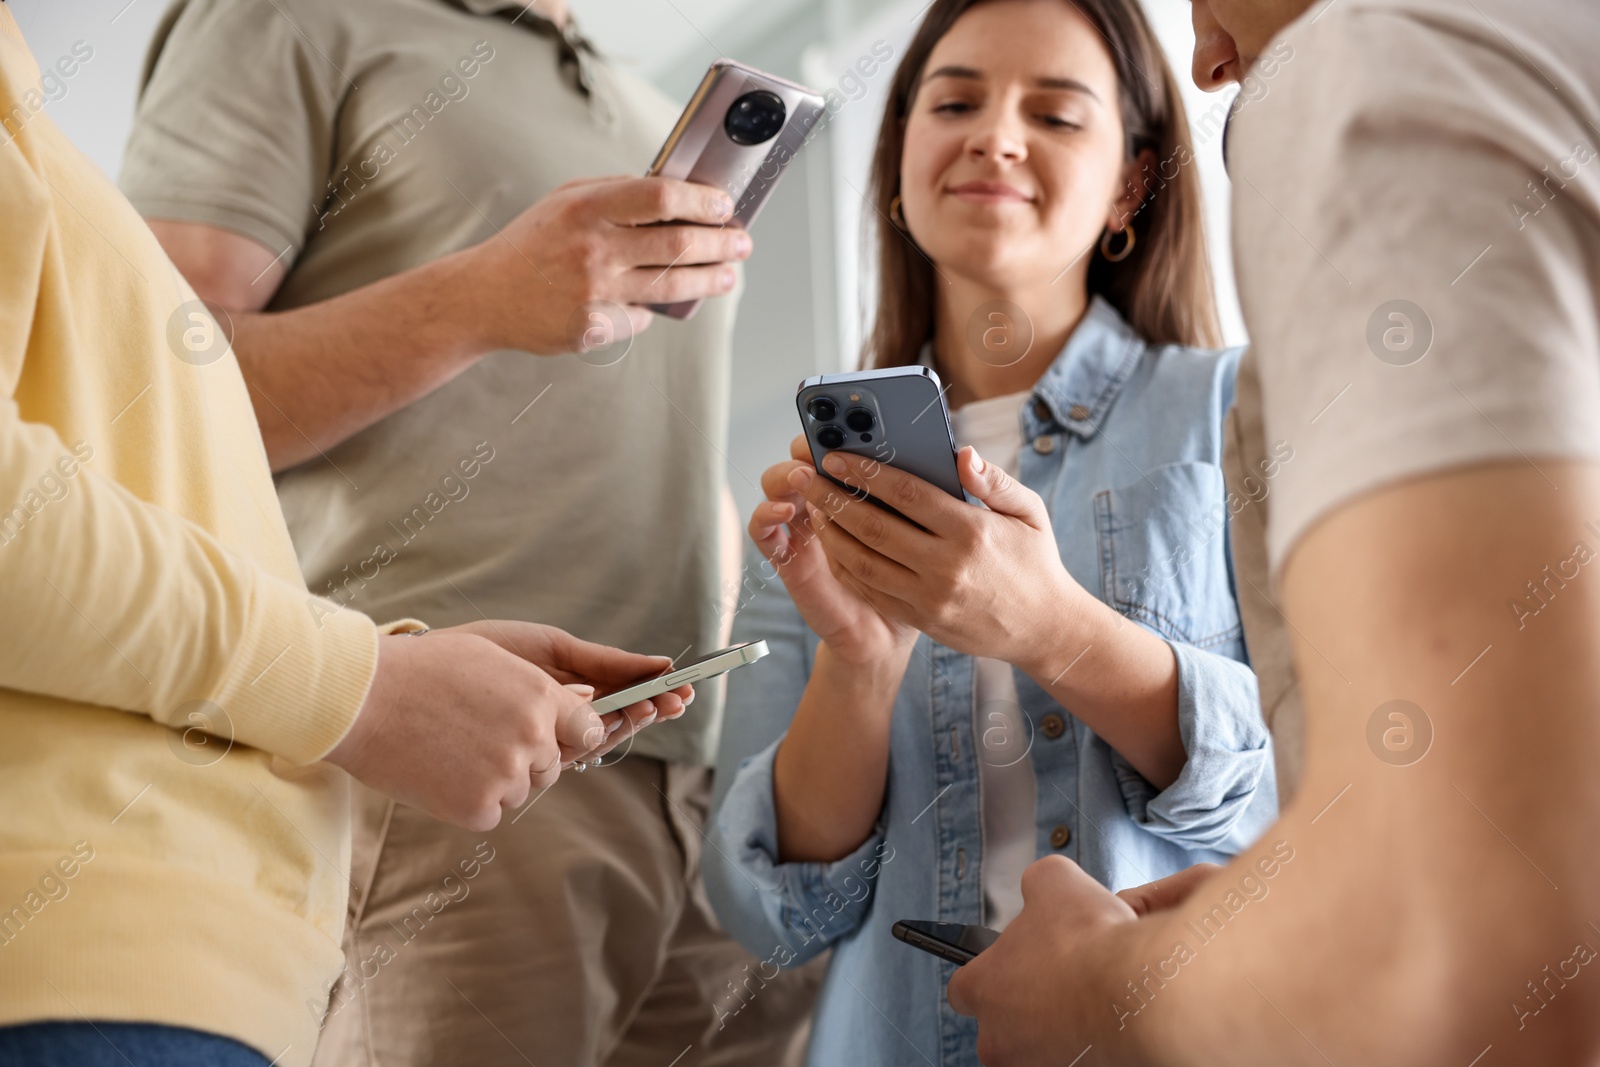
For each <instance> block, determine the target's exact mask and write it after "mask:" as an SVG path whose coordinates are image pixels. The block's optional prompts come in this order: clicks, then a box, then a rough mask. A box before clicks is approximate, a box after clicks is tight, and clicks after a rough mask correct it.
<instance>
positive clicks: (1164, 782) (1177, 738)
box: [1022, 590, 1188, 789]
mask: <svg viewBox="0 0 1600 1067" xmlns="http://www.w3.org/2000/svg"><path fill="white" fill-rule="evenodd" d="M1058 602H1059V603H1060V605H1061V608H1060V611H1059V613H1058V615H1057V617H1056V618H1055V619H1054V620H1053V625H1051V626H1050V627H1049V633H1050V637H1049V639H1048V641H1047V642H1046V647H1047V648H1048V653H1047V654H1046V655H1045V656H1043V657H1041V658H1040V659H1039V661H1038V662H1037V663H1028V664H1026V665H1022V667H1023V670H1025V671H1027V673H1028V674H1029V675H1030V676H1031V677H1032V678H1033V680H1034V681H1036V682H1038V683H1039V685H1040V686H1041V687H1043V688H1044V690H1045V691H1046V692H1048V693H1049V694H1050V695H1051V696H1052V697H1054V698H1055V700H1056V702H1057V703H1059V704H1060V705H1061V706H1062V707H1064V708H1070V709H1071V710H1072V713H1073V714H1074V715H1075V716H1077V717H1078V718H1079V719H1080V720H1082V721H1083V722H1084V723H1085V724H1086V725H1087V726H1088V727H1089V728H1090V729H1091V730H1093V731H1094V732H1095V733H1096V734H1097V735H1099V736H1100V737H1101V738H1102V739H1103V740H1104V741H1105V742H1106V744H1108V745H1110V746H1111V747H1112V748H1114V749H1116V750H1117V751H1118V752H1119V753H1121V754H1122V757H1123V758H1124V759H1126V760H1127V761H1128V762H1129V763H1131V764H1132V765H1133V767H1134V769H1135V770H1137V771H1138V772H1139V773H1140V774H1142V775H1144V777H1145V778H1146V779H1147V780H1149V782H1150V783H1151V784H1152V785H1154V786H1156V788H1158V789H1165V788H1166V787H1167V786H1169V785H1171V784H1172V783H1173V782H1174V781H1176V780H1177V777H1178V775H1179V774H1180V773H1181V772H1182V771H1183V766H1184V763H1185V761H1186V760H1187V759H1188V756H1187V754H1186V753H1185V751H1184V747H1183V737H1182V735H1181V734H1180V733H1179V730H1178V664H1177V659H1176V657H1174V656H1173V654H1172V648H1171V647H1170V646H1169V645H1168V644H1167V643H1166V642H1165V641H1163V640H1162V639H1161V638H1159V637H1157V636H1156V635H1155V634H1152V633H1150V632H1149V631H1148V630H1146V629H1144V628H1143V627H1141V626H1138V625H1136V624H1134V623H1132V622H1130V621H1128V619H1126V618H1124V617H1123V616H1122V615H1119V614H1118V613H1117V612H1115V611H1113V610H1112V609H1111V608H1109V607H1107V606H1106V605H1105V604H1103V603H1101V602H1100V601H1099V600H1096V599H1095V598H1094V597H1091V596H1089V595H1088V594H1087V593H1083V592H1082V591H1081V590H1078V591H1077V593H1076V594H1075V595H1071V596H1068V597H1063V598H1061V599H1060V600H1059V601H1058Z"/></svg>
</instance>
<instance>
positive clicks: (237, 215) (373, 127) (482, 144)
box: [121, 0, 734, 763]
mask: <svg viewBox="0 0 1600 1067" xmlns="http://www.w3.org/2000/svg"><path fill="white" fill-rule="evenodd" d="M677 112H678V109H677V108H676V107H675V106H673V105H672V104H671V103H670V102H669V101H667V100H666V99H665V98H664V97H663V96H662V95H661V94H660V93H659V92H657V91H656V90H655V89H653V88H651V87H650V86H649V85H647V84H646V83H644V82H643V81H642V80H640V79H639V78H637V77H634V76H632V75H630V74H628V73H626V72H624V71H621V70H618V69H617V68H616V67H615V66H613V65H611V64H609V63H608V62H606V61H605V60H604V59H603V58H601V57H599V56H596V55H595V54H593V53H592V52H589V51H586V50H585V49H584V48H583V47H582V46H581V45H580V44H579V42H578V39H577V38H576V37H575V35H573V34H572V33H569V34H568V36H566V37H563V36H562V35H560V34H558V33H556V32H555V31H554V29H553V27H551V26H550V25H549V24H548V23H546V22H543V21H542V20H540V19H539V18H538V16H535V15H533V14H531V13H529V14H523V10H522V5H521V4H517V3H495V2H493V0H461V2H460V3H447V2H444V0H340V2H339V3H327V2H325V0H181V2H179V3H178V4H175V5H174V7H173V9H172V11H171V12H169V14H168V15H167V16H166V18H165V20H164V21H163V23H162V25H161V27H160V28H159V29H158V31H157V36H156V40H155V43H154V44H153V46H152V50H151V55H150V59H149V62H148V64H147V68H146V77H145V84H144V89H143V93H142V96H141V98H140V101H139V108H138V113H137V117H136V121H135V126H134V130H133V135H132V138H131V140H130V142H129V145H128V151H127V157H126V160H125V161H124V164H123V170H122V175H121V185H122V188H123V190H124V191H125V192H126V193H127V195H128V198H129V199H130V200H132V201H133V203H134V205H135V206H136V207H137V208H138V209H139V211H140V212H141V213H142V214H143V215H144V216H145V217H146V218H161V219H175V220H181V221H188V222H197V223H207V224H211V225H215V226H219V227H222V228H224V229H227V230H230V231H233V232H236V233H239V234H243V235H244V236H246V237H249V238H251V239H253V240H255V241H257V242H259V243H261V244H262V245H264V246H266V247H267V248H269V249H271V250H272V251H273V252H281V253H282V256H283V258H284V260H285V261H286V262H287V263H288V264H289V272H288V276H287V278H286V279H285V280H284V282H283V284H282V286H281V287H280V288H279V290H278V292H277V293H276V294H275V295H274V297H273V299H272V302H271V304H270V305H269V310H284V309H289V308H295V307H300V306H303V305H306V304H313V303H316V302H319V301H323V300H327V299H329V298H331V297H334V296H338V295H339V294H341V293H345V292H347V291H349V290H352V289H355V288H358V287H360V286H363V285H367V284H369V283H372V282H374V281H377V280H379V279H381V278H384V277H387V276H389V275H393V274H396V273H398V272H401V271H404V270H407V269H409V268H412V267H416V266H418V265H420V264H423V263H427V262H428V261H430V260H433V259H436V258H438V257H440V256H442V255H444V254H446V253H449V252H453V251H456V250H458V249H461V248H464V247H466V246H469V245H472V244H475V243H477V242H479V241H482V240H484V239H486V238H488V237H490V236H492V235H493V234H494V232H495V229H496V228H498V227H500V226H503V225H505V224H506V223H507V222H509V221H510V220H512V219H513V218H515V217H516V215H517V214H519V213H520V212H521V211H522V210H523V209H525V208H527V207H528V206H529V205H530V204H532V203H533V202H534V201H536V200H538V199H539V198H540V197H542V196H544V195H545V194H546V193H548V192H550V191H551V190H552V189H554V188H555V187H556V186H557V185H559V184H561V183H562V182H565V181H567V180H569V179H572V178H577V177H585V176H595V175H607V174H642V173H643V172H644V170H645V168H646V167H647V166H648V165H649V163H650V161H651V159H652V158H653V156H654V154H655V152H656V150H657V149H658V148H659V146H660V144H661V141H662V139H663V138H664V137H665V136H666V134H667V132H668V131H669V129H670V128H671V125H672V123H673V121H674V119H675V118H676V116H677ZM535 284H537V283H535ZM537 296H538V294H537V292H535V291H532V290H530V292H529V299H530V300H532V299H536V298H537ZM733 310H734V305H733V301H732V300H731V299H730V298H726V297H724V298H721V299H716V300H711V301H708V302H706V304H705V305H704V306H703V307H702V308H701V309H700V312H699V314H698V315H697V316H696V317H695V318H693V319H692V320H690V321H689V322H686V323H682V322H674V321H671V320H668V319H665V318H661V317H658V318H657V320H656V322H655V323H654V324H653V325H652V326H651V327H650V328H649V329H648V330H647V331H645V332H644V333H643V334H641V335H639V336H638V337H637V338H635V339H634V341H633V343H632V346H631V348H630V349H628V351H627V353H626V355H625V356H622V357H621V358H620V359H619V358H618V353H617V352H616V351H615V350H613V351H610V352H607V353H605V354H603V355H596V354H591V355H589V356H587V357H581V358H580V357H579V356H576V355H566V356H559V357H553V358H551V357H536V356H532V355H528V354H525V353H519V352H499V353H495V354H492V355H490V356H488V357H487V358H485V359H484V360H482V361H481V362H479V363H477V364H476V365H474V366H473V367H472V368H471V369H469V370H468V371H466V372H465V373H463V374H462V375H461V376H460V377H458V378H456V379H455V380H454V381H452V382H450V383H449V384H448V385H445V386H444V387H442V388H440V389H439V390H437V391H436V392H434V393H432V394H430V395H429V396H427V397H425V398H423V399H421V400H419V401H417V402H416V403H414V404H412V405H410V406H409V407H407V408H405V409H403V410H401V411H398V412H395V413H394V414H392V415H390V416H388V417H387V418H385V419H383V420H382V421H380V422H378V423H376V424H375V425H373V426H371V427H370V428H368V429H366V430H364V431H362V432H361V433H358V434H356V435H355V436H354V437H351V438H350V439H349V440H347V441H345V442H344V443H342V444H340V445H339V446H337V447H336V448H332V449H329V450H328V452H327V454H326V456H325V457H323V458H318V459H315V460H311V461H309V462H307V463H305V464H302V465H301V466H298V467H296V468H294V469H292V470H289V471H285V472H283V473H281V474H279V475H278V477H277V485H278V492H279V495H280V498H281V500H282V503H283V511H284V515H285V517H286V518H287V520H288V523H289V529H290V532H291V533H292V535H293V538H294V544H295V548H296V551H297V553H298V555H299V560H300V566H301V568H302V570H303V571H304V573H305V577H306V582H307V584H308V585H309V587H310V588H311V590H312V591H313V592H315V593H319V594H323V595H325V596H330V597H334V598H336V599H337V600H339V601H340V602H342V603H344V604H346V605H347V606H348V607H350V608H351V609H353V610H357V611H361V612H365V613H366V614H368V615H371V616H373V617H374V618H398V617H403V616H414V617H416V618H421V619H425V620H427V621H428V622H429V623H430V624H432V625H434V626H447V625H453V624H457V623H465V622H470V621H475V620H478V619H482V618H490V619H496V618H510V619H527V620H532V621H536V622H543V623H548V624H551V625H554V626H559V627H561V628H563V629H566V630H568V631H571V632H572V633H574V634H576V635H578V636H580V637H584V638H587V639H590V640H594V641H600V642H604V643H606V644H611V645H617V646H620V647H622V648H628V649H632V650H635V651H639V652H648V653H661V654H665V655H668V656H674V657H677V656H682V655H685V654H688V653H693V652H696V651H702V650H709V649H710V648H713V647H715V644H716V641H717V636H718V631H719V626H718V618H719V608H718V586H719V584H720V579H719V569H718V560H719V546H718V523H717V515H718V510H717V509H718V501H719V495H720V493H721V492H722V488H723V484H724V482H723V479H724V468H723V462H722V458H721V457H722V454H723V452H724V451H725V448H726V443H725V442H726V436H727V403H728V348H729V341H730V335H731V332H732V319H733ZM307 610H326V608H325V607H323V606H322V605H320V604H319V605H316V606H312V605H308V608H307ZM714 690H715V687H709V686H708V687H706V688H705V689H704V691H703V692H702V693H701V695H700V698H699V699H698V700H696V702H695V703H694V705H693V706H692V707H691V708H690V709H689V711H688V712H687V713H686V714H685V715H684V717H683V719H682V720H680V721H679V722H675V723H670V724H665V725H663V726H661V727H657V728H654V729H652V730H649V731H646V732H645V734H644V735H642V736H641V737H640V739H639V741H638V742H637V743H636V744H635V746H634V749H633V751H634V752H636V753H639V754H644V755H650V756H654V757H657V758H662V759H670V760H675V761H682V762H693V763H709V762H710V761H711V758H712V756H713V754H714V752H715V749H716V736H715V733H716V728H717V725H718V723H719V721H720V715H721V709H720V706H718V705H719V702H718V700H717V695H718V694H717V693H716V692H715V691H714Z"/></svg>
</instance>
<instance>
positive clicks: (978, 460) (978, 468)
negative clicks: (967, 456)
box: [972, 448, 985, 474]
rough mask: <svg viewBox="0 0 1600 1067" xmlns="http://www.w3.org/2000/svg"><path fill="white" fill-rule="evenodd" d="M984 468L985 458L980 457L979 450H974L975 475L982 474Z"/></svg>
mask: <svg viewBox="0 0 1600 1067" xmlns="http://www.w3.org/2000/svg"><path fill="white" fill-rule="evenodd" d="M984 466H985V464H984V462H983V457H982V456H980V455H978V450H977V449H976V448H974V449H973V450H972V472H973V473H974V474H982V473H983V468H984Z"/></svg>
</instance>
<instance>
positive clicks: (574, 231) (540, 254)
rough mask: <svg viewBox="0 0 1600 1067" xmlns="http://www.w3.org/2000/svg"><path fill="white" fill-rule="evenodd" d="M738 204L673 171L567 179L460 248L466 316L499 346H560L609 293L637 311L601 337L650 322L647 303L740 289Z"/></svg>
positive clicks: (541, 351)
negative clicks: (476, 241)
mask: <svg viewBox="0 0 1600 1067" xmlns="http://www.w3.org/2000/svg"><path fill="white" fill-rule="evenodd" d="M733 208H734V205H733V201H732V200H731V199H730V198H729V197H728V195H727V194H726V193H724V192H723V191H722V190H720V189H714V188H712V187H711V186H708V185H702V184H700V183H698V182H686V181H680V180H678V179H676V178H628V177H608V178H580V179H577V180H574V181H570V182H567V183H566V184H564V185H561V186H559V187H558V188H556V189H555V190H553V191H552V192H551V193H550V194H549V195H547V196H545V197H544V198H543V199H541V200H539V201H538V202H537V203H535V204H534V205H533V206H532V207H530V208H528V209H527V210H526V211H524V212H523V213H522V214H521V215H518V216H517V217H516V218H515V219H513V220H512V221H511V222H508V223H507V224H506V225H505V226H504V228H502V229H500V230H499V231H497V232H496V234H495V235H494V236H493V237H490V238H489V239H488V240H486V241H484V242H483V243H481V244H479V245H476V246H474V247H472V248H469V249H466V250H465V251H463V252H461V253H458V256H459V257H460V259H461V263H462V266H463V268H464V269H463V271H462V273H461V278H460V280H461V282H462V285H460V286H458V287H457V296H458V297H459V298H460V300H461V301H463V302H464V303H463V304H462V305H461V306H460V310H461V311H463V312H466V313H467V316H466V318H465V319H464V321H471V322H472V323H473V324H474V329H475V330H477V331H478V332H479V333H481V334H482V335H483V336H482V338H481V340H482V342H483V343H484V344H486V345H488V346H489V347H491V348H514V349H520V350H522V351H525V352H532V353H535V354H537V355H559V354H561V353H565V352H571V351H574V349H575V347H579V343H580V342H581V338H582V335H583V334H584V333H586V332H587V331H586V330H578V331H574V329H573V324H574V321H575V320H574V317H573V316H574V313H575V312H578V311H580V309H582V308H583V307H584V306H585V305H589V304H593V303H597V302H598V303H607V304H613V305H617V306H618V307H620V308H622V309H623V310H624V311H625V313H626V315H627V319H628V321H627V322H626V323H622V322H616V321H608V322H607V323H606V324H605V326H606V331H608V336H607V339H606V341H605V342H604V343H611V341H613V340H621V339H622V338H623V337H624V336H625V334H624V331H626V332H627V334H631V333H637V332H638V331H640V330H643V329H644V328H645V327H646V326H648V325H649V324H650V321H651V317H652V316H651V312H650V311H649V310H648V309H647V308H646V307H645V306H644V305H647V304H662V303H677V302H679V301H685V300H700V299H703V298H706V297H711V296H718V295H721V294H723V293H727V292H730V291H732V289H733V287H734V285H735V283H736V281H737V279H736V278H735V276H734V271H733V266H732V264H734V263H737V262H739V261H741V260H744V259H746V258H748V257H749V255H750V250H751V247H752V245H751V242H750V235H749V234H748V233H746V232H745V231H744V230H742V229H740V228H739V227H736V226H728V225H726V223H727V222H728V220H729V219H730V218H731V217H732V215H733ZM577 321H579V322H581V321H582V318H581V316H580V318H579V319H578V320H577ZM575 332H576V333H577V334H578V336H574V333H575Z"/></svg>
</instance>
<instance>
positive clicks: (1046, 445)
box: [1033, 433, 1056, 456]
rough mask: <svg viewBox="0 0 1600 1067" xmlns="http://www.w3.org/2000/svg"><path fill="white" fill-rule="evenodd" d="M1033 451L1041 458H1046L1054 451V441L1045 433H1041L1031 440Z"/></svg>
mask: <svg viewBox="0 0 1600 1067" xmlns="http://www.w3.org/2000/svg"><path fill="white" fill-rule="evenodd" d="M1033 450H1034V451H1035V452H1037V453H1039V455H1041V456H1048V455H1049V454H1050V453H1052V452H1054V451H1055V450H1056V439H1055V438H1054V437H1051V436H1050V435H1049V434H1047V433H1042V434H1040V435H1039V436H1038V437H1035V438H1034V439H1033Z"/></svg>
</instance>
